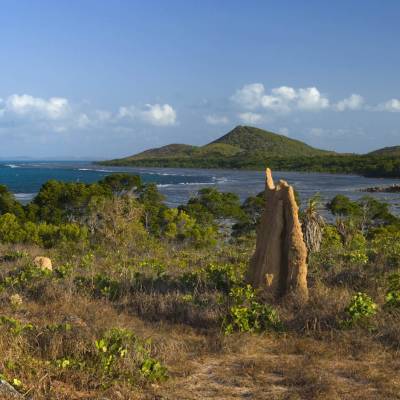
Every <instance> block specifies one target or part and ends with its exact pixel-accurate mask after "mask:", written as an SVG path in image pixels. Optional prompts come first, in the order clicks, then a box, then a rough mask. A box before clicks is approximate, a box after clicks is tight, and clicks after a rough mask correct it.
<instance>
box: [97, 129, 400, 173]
mask: <svg viewBox="0 0 400 400" xmlns="http://www.w3.org/2000/svg"><path fill="white" fill-rule="evenodd" d="M399 156H400V146H394V147H386V148H384V149H380V150H376V151H374V152H371V153H369V154H365V155H360V154H350V153H345V154H339V153H334V152H330V151H326V150H320V149H316V148H314V147H311V146H309V145H307V144H306V143H303V142H301V141H299V140H294V139H290V138H288V137H286V136H283V135H278V134H276V133H273V132H268V131H265V130H262V129H258V128H254V127H250V126H237V127H236V128H234V129H233V130H232V131H230V132H228V133H227V134H226V135H224V136H221V137H220V138H219V139H217V140H214V141H213V142H211V143H209V144H206V145H204V146H190V145H187V144H169V145H167V146H163V147H159V148H156V149H150V150H146V151H143V152H141V153H139V154H135V155H133V156H129V157H125V158H120V159H116V160H110V161H102V162H99V163H98V164H101V165H110V166H137V167H162V168H167V167H169V168H230V169H253V170H259V169H264V168H265V167H266V166H269V167H270V168H272V169H275V170H280V171H307V172H329V173H341V174H359V175H364V176H375V177H388V178H389V177H390V178H399V177H400V157H399Z"/></svg>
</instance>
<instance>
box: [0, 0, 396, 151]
mask: <svg viewBox="0 0 400 400" xmlns="http://www.w3.org/2000/svg"><path fill="white" fill-rule="evenodd" d="M1 6H2V8H1V12H0V35H1V38H2V49H1V52H0V62H1V74H0V99H1V101H0V140H1V143H2V146H0V157H3V158H5V157H8V158H12V157H13V156H22V155H24V156H32V157H37V158H44V157H60V158H65V157H67V158H68V157H71V156H75V157H91V158H109V157H118V156H124V155H129V154H132V153H135V152H137V151H140V150H143V149H146V148H149V147H156V146H160V145H163V144H167V143H171V142H174V143H190V144H204V143H207V142H209V141H210V140H212V139H215V138H217V137H219V136H220V135H222V134H223V133H226V132H227V131H229V130H230V129H232V128H233V127H234V126H236V125H238V124H242V125H245V124H249V125H254V126H259V127H262V128H265V129H269V130H272V131H275V132H279V133H283V134H285V135H288V136H289V137H292V138H296V139H300V140H304V141H306V142H307V143H309V144H311V145H314V146H317V147H323V148H327V149H333V150H337V151H351V152H366V151H369V150H372V149H375V148H378V147H383V146H390V145H396V144H400V79H399V75H400V73H399V70H400V68H399V66H400V45H399V38H400V24H399V23H398V21H399V20H400V2H399V1H398V0H393V1H392V0H385V1H377V0H376V1H367V0H363V1H358V0H347V1H335V2H327V1H313V0H308V1H306V2H303V1H297V0H296V1H295V0H292V1H285V0H283V1H279V2H277V1H267V0H264V1H251V0H249V1H235V0H229V1H228V0H219V1H215V0H214V1H207V0H202V1H194V0H182V1H174V0H168V1H166V0H163V1H161V0H160V1H151V0H149V1H134V0H130V1H128V0H126V1H122V0H108V1H106V0H95V1H94V0H85V1H78V0H68V1H63V0H57V1H45V0H37V1H31V0H19V1H18V2H17V1H14V0H3V1H2V4H1Z"/></svg>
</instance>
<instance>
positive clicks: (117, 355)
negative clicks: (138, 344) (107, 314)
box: [95, 328, 135, 373]
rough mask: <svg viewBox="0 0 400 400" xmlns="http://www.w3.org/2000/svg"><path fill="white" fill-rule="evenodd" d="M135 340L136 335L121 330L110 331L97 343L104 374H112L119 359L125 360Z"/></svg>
mask: <svg viewBox="0 0 400 400" xmlns="http://www.w3.org/2000/svg"><path fill="white" fill-rule="evenodd" d="M134 340H135V335H134V334H133V333H132V332H130V331H128V330H126V329H120V328H113V329H110V330H109V331H107V332H106V333H105V335H104V336H103V337H102V338H100V339H98V340H96V341H95V346H96V350H97V354H98V357H99V361H100V364H101V366H102V369H103V372H104V373H109V372H111V370H112V368H113V366H114V364H115V363H116V361H117V360H118V359H121V358H124V357H125V356H126V354H127V353H128V349H129V346H130V345H131V344H132V342H133V341H134Z"/></svg>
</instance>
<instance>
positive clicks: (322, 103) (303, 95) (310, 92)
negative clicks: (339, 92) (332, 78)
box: [297, 87, 329, 111]
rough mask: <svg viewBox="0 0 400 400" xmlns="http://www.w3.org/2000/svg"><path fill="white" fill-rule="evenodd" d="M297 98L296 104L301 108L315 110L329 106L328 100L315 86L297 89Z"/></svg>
mask: <svg viewBox="0 0 400 400" xmlns="http://www.w3.org/2000/svg"><path fill="white" fill-rule="evenodd" d="M297 98H298V100H297V106H298V108H299V109H301V110H307V111H315V110H321V109H324V108H328V107H329V100H328V99H327V98H326V97H323V96H322V95H321V93H320V92H319V90H318V89H317V88H316V87H309V88H306V89H299V90H298V91H297Z"/></svg>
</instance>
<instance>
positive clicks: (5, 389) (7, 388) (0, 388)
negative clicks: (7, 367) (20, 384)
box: [0, 378, 24, 399]
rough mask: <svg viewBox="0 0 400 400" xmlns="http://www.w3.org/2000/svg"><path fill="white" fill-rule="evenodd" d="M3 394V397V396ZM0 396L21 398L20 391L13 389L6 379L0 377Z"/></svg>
mask: <svg viewBox="0 0 400 400" xmlns="http://www.w3.org/2000/svg"><path fill="white" fill-rule="evenodd" d="M3 396H4V397H3ZM0 398H1V399H23V398H24V397H23V396H22V394H21V393H19V392H18V391H17V390H15V389H14V388H13V387H12V386H11V385H10V384H9V383H8V382H7V381H5V380H3V379H1V378H0Z"/></svg>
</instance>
